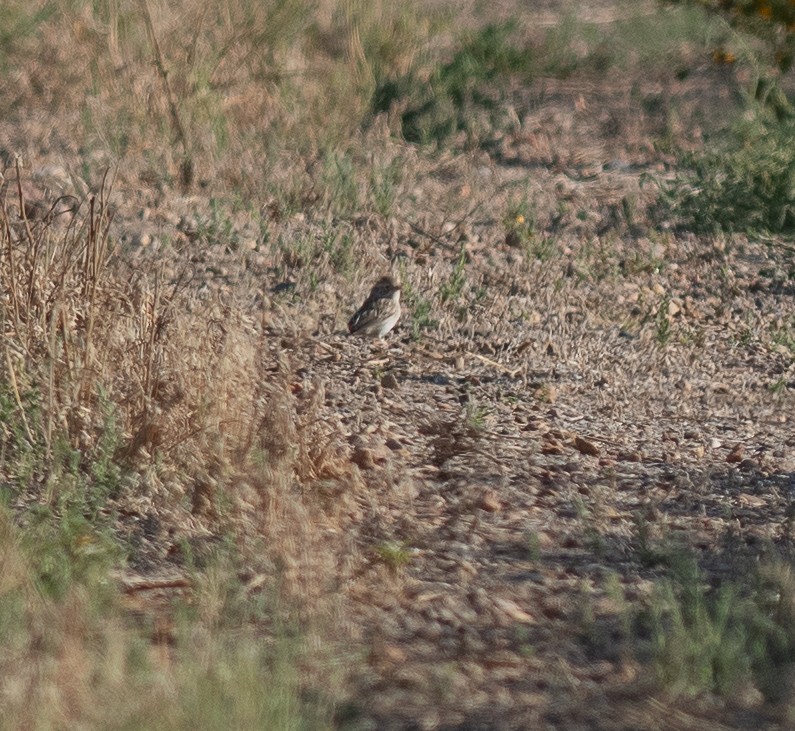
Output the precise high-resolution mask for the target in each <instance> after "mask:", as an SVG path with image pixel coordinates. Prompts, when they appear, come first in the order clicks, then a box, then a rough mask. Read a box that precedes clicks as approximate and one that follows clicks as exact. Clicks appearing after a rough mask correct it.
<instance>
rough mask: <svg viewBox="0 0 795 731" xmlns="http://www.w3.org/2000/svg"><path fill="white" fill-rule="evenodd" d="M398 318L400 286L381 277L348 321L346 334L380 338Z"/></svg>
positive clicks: (390, 279)
mask: <svg viewBox="0 0 795 731" xmlns="http://www.w3.org/2000/svg"><path fill="white" fill-rule="evenodd" d="M399 318H400V285H399V284H396V283H395V280H394V279H392V277H381V279H379V280H378V281H377V282H376V283H375V285H374V286H373V288H372V290H371V291H370V296H369V297H368V298H367V299H366V300H365V301H364V304H363V305H362V306H361V307H360V308H359V309H358V310H356V313H355V314H354V315H353V317H351V319H350V320H349V321H348V332H350V333H351V335H353V334H354V333H356V334H358V335H364V336H366V337H370V338H382V337H384V335H386V334H387V333H388V332H389V331H390V330H391V329H392V328H393V327H395V324H396V323H397V321H398V319H399Z"/></svg>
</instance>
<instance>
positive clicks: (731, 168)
mask: <svg viewBox="0 0 795 731" xmlns="http://www.w3.org/2000/svg"><path fill="white" fill-rule="evenodd" d="M681 165H682V168H683V170H684V172H681V173H679V174H678V175H677V177H676V178H675V179H674V181H673V182H672V183H671V184H670V185H668V186H666V188H665V189H664V191H663V195H662V198H661V202H662V206H663V208H664V210H665V212H666V213H671V214H673V216H674V218H675V219H676V223H677V225H679V226H680V227H682V228H686V229H689V230H691V231H693V232H695V233H715V232H719V231H724V232H745V233H753V232H771V233H778V234H785V235H792V234H795V122H793V121H786V122H779V121H774V120H772V119H769V118H766V117H765V116H763V115H759V116H757V117H756V118H755V119H753V120H751V121H743V122H742V123H740V124H738V125H737V126H735V127H734V128H733V129H732V130H731V131H730V132H729V133H727V134H726V135H725V136H724V137H723V139H721V140H719V141H717V143H716V144H715V145H714V146H711V147H710V148H709V149H708V150H706V151H704V152H698V153H692V154H687V155H685V156H683V157H682V159H681Z"/></svg>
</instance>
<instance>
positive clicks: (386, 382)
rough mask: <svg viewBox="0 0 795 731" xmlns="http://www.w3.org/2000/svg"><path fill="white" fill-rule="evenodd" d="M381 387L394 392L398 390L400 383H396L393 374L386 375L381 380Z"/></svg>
mask: <svg viewBox="0 0 795 731" xmlns="http://www.w3.org/2000/svg"><path fill="white" fill-rule="evenodd" d="M381 386H382V388H388V389H392V390H394V389H396V388H400V383H399V382H398V379H397V378H396V377H395V374H394V373H386V374H384V376H383V377H382V378H381Z"/></svg>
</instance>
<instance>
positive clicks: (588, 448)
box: [574, 435, 599, 457]
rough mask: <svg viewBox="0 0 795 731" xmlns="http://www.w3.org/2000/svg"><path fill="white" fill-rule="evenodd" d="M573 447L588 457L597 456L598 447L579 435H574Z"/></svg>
mask: <svg viewBox="0 0 795 731" xmlns="http://www.w3.org/2000/svg"><path fill="white" fill-rule="evenodd" d="M574 448H575V449H576V450H577V451H578V452H580V453H581V454H587V455H588V456H590V457H598V456H599V447H597V446H596V445H595V444H594V443H593V442H589V441H588V440H587V439H584V438H583V437H581V436H579V435H578V436H576V437H574Z"/></svg>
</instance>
